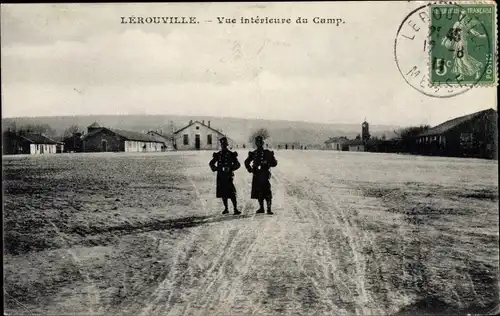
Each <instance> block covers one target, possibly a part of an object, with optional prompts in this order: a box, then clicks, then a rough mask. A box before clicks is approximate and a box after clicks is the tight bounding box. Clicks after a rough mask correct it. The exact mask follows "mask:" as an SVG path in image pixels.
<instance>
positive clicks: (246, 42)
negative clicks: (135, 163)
mask: <svg viewBox="0 0 500 316" xmlns="http://www.w3.org/2000/svg"><path fill="white" fill-rule="evenodd" d="M419 5H421V4H419V3H408V2H395V3H384V2H369V3H361V2H339V3H307V4H305V3H266V4H258V5H256V4H252V3H212V4H210V3H205V4H201V3H190V4H188V3H174V4H160V3H155V4H57V5H54V4H8V5H4V4H2V6H1V57H2V59H1V71H2V117H3V118H6V117H18V116H65V115H89V114H92V115H99V114H120V115H126V114H151V115H154V114H168V115H200V116H201V115H203V116H231V117H240V118H259V119H284V120H299V121H310V122H321V123H353V124H358V123H359V122H360V121H362V120H364V119H365V118H366V119H367V120H368V121H369V122H371V123H372V124H389V125H407V124H431V125H436V124H439V123H440V122H442V121H445V120H447V119H451V118H453V117H457V116H460V115H465V114H468V113H472V112H475V111H479V110H483V109H487V108H495V109H496V90H495V89H494V88H477V89H472V90H471V91H468V92H466V93H464V94H461V95H458V96H455V97H452V98H432V97H428V96H426V95H424V94H422V93H420V92H418V91H416V90H415V89H413V88H412V87H411V86H409V85H408V84H407V83H406V82H405V81H404V79H403V77H402V76H401V74H400V72H399V71H398V69H397V67H396V63H395V61H394V39H395V36H396V33H397V29H398V27H399V25H400V24H401V22H402V21H403V19H404V18H405V16H406V15H407V14H408V13H409V12H410V11H412V10H413V9H414V8H416V7H417V6H419ZM130 16H136V17H138V16H142V17H148V16H155V17H158V16H193V17H196V19H197V21H199V24H147V25H139V24H122V23H121V17H130ZM241 16H245V17H256V16H260V17H265V16H268V17H279V18H287V17H290V18H292V20H293V21H294V20H296V18H297V17H299V16H302V17H307V18H308V19H309V22H310V23H308V24H295V23H293V24H290V25H282V24H264V25H263V24H258V25H257V24H252V25H248V24H246V25H244V24H236V25H232V24H218V23H217V17H235V18H239V17H241ZM316 16H319V17H327V18H341V19H342V20H343V21H345V23H344V24H341V25H339V26H335V25H327V24H314V23H311V22H312V21H311V19H312V18H313V17H316ZM207 20H211V21H212V22H207Z"/></svg>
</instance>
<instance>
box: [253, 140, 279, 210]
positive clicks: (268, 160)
mask: <svg viewBox="0 0 500 316" xmlns="http://www.w3.org/2000/svg"><path fill="white" fill-rule="evenodd" d="M259 141H260V142H262V139H260V140H259V139H257V140H256V142H257V143H258V142H259ZM277 165H278V161H277V160H276V158H275V157H274V152H273V151H271V150H268V149H264V148H263V147H262V146H261V145H260V146H258V148H257V149H256V150H254V151H251V152H249V153H248V158H247V159H245V167H246V169H247V170H248V172H250V173H252V174H253V177H252V191H251V196H250V197H251V198H252V199H256V200H259V206H260V207H259V210H258V211H257V213H263V212H264V209H263V201H264V200H266V201H267V211H268V213H269V214H272V212H271V200H272V198H273V194H272V191H271V182H270V179H271V171H270V168H272V167H276V166H277Z"/></svg>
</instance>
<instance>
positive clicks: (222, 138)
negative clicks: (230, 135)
mask: <svg viewBox="0 0 500 316" xmlns="http://www.w3.org/2000/svg"><path fill="white" fill-rule="evenodd" d="M219 141H220V142H221V143H227V138H226V137H221V138H220V139H219Z"/></svg>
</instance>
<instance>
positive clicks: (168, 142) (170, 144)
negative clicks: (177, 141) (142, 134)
mask: <svg viewBox="0 0 500 316" xmlns="http://www.w3.org/2000/svg"><path fill="white" fill-rule="evenodd" d="M147 134H148V135H150V136H152V137H153V138H154V139H156V140H157V141H159V142H162V143H163V145H164V146H163V151H166V150H172V149H174V141H173V137H172V136H167V135H163V134H162V133H159V132H157V131H149V132H148V133H147Z"/></svg>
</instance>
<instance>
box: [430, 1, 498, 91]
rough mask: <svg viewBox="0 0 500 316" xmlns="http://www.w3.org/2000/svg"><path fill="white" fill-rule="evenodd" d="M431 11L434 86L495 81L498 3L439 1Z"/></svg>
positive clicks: (431, 58) (431, 80)
mask: <svg viewBox="0 0 500 316" xmlns="http://www.w3.org/2000/svg"><path fill="white" fill-rule="evenodd" d="M429 13H430V30H429V42H428V45H429V46H430V48H429V54H430V56H429V58H430V69H429V70H430V73H429V81H430V83H431V85H434V86H435V85H443V84H446V85H464V84H465V85H467V84H472V85H476V86H484V85H487V86H491V85H493V84H496V82H497V73H496V72H497V71H496V17H495V16H496V10H495V5H494V4H493V3H462V4H460V5H459V4H455V3H436V4H431V5H430V6H429Z"/></svg>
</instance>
